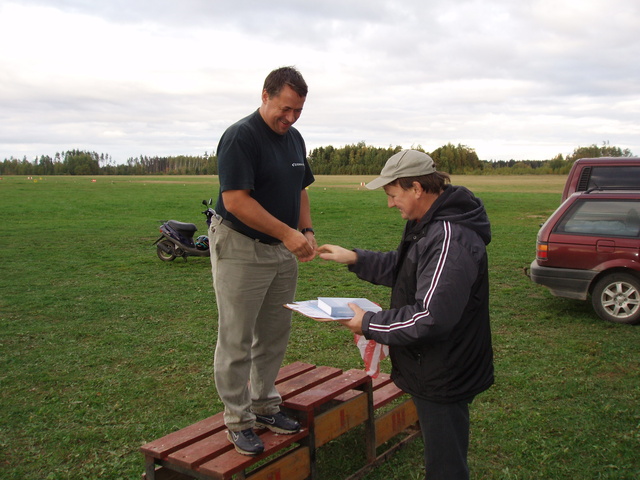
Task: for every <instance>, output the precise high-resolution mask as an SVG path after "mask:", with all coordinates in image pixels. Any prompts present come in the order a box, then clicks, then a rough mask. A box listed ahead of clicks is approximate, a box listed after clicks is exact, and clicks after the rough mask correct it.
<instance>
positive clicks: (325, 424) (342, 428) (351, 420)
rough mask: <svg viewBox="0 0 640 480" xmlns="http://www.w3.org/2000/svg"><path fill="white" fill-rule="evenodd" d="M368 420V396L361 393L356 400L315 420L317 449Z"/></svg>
mask: <svg viewBox="0 0 640 480" xmlns="http://www.w3.org/2000/svg"><path fill="white" fill-rule="evenodd" d="M367 418H368V409H367V394H366V393H363V392H359V395H358V396H357V397H356V398H353V399H351V400H349V401H348V402H345V403H343V404H341V405H339V406H337V407H335V408H333V409H332V410H329V411H328V412H325V413H323V414H322V415H318V416H317V417H316V419H315V429H314V433H315V440H316V444H315V446H316V447H320V446H322V445H324V444H325V443H327V442H330V441H331V440H333V439H335V438H338V437H339V436H340V435H342V434H343V433H346V432H347V431H349V430H351V429H352V428H354V427H356V426H358V425H360V424H361V423H363V422H364V421H365V420H366V419H367Z"/></svg>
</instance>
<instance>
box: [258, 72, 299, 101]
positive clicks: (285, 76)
mask: <svg viewBox="0 0 640 480" xmlns="http://www.w3.org/2000/svg"><path fill="white" fill-rule="evenodd" d="M285 85H289V86H290V87H291V88H292V89H293V91H294V92H296V93H297V94H298V95H300V96H301V97H306V96H307V91H308V90H309V89H308V87H307V83H306V82H305V81H304V78H302V74H301V73H300V72H299V71H298V70H296V68H295V67H280V68H276V69H275V70H274V71H272V72H271V73H270V74H269V75H267V78H265V80H264V87H263V90H266V91H267V94H268V95H269V98H273V97H275V96H276V95H278V94H279V93H280V91H281V90H282V89H283V88H284V86H285Z"/></svg>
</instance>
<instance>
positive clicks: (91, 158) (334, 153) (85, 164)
mask: <svg viewBox="0 0 640 480" xmlns="http://www.w3.org/2000/svg"><path fill="white" fill-rule="evenodd" d="M412 148H414V149H415V150H420V151H422V152H425V153H428V154H429V155H430V156H431V157H432V158H433V160H434V162H435V164H436V168H437V169H438V170H439V171H442V172H447V173H450V174H453V175H464V174H468V175H525V174H539V175H546V174H558V175H563V174H567V173H568V172H569V169H570V168H571V165H573V162H574V161H576V160H577V159H579V158H597V157H631V156H633V154H632V153H631V151H630V150H629V149H624V150H623V149H621V148H620V147H616V146H612V145H609V143H608V142H604V143H603V144H602V145H600V146H598V145H597V144H593V145H590V146H587V147H577V148H575V149H574V151H573V153H572V154H570V155H567V156H566V157H564V156H563V155H562V154H558V155H557V156H556V157H554V158H552V159H550V160H508V161H505V160H500V161H487V160H480V159H479V158H478V155H477V154H476V152H475V150H474V149H473V148H471V147H468V146H466V145H460V144H458V145H453V144H451V143H448V144H447V145H443V146H442V147H439V148H437V149H435V150H434V151H432V152H428V151H426V150H424V149H423V148H422V147H421V146H417V147H412ZM402 149H403V147H400V146H396V147H391V146H390V147H388V148H380V147H373V146H369V145H366V144H365V142H359V143H357V144H353V145H345V146H343V147H337V148H336V147H333V146H327V147H319V148H315V149H313V150H312V151H311V152H310V153H309V156H308V157H307V159H308V161H309V164H310V165H311V168H312V169H313V172H314V174H316V175H377V174H378V173H380V170H381V169H382V167H383V166H384V164H385V162H386V161H387V159H388V158H389V157H390V156H391V155H393V154H394V153H397V152H399V151H400V150H402ZM217 173H218V158H217V156H216V155H215V154H208V153H207V152H205V153H204V155H202V156H184V155H179V156H171V157H158V156H155V157H148V156H143V155H141V156H139V157H135V158H129V159H128V160H127V161H126V163H123V164H116V163H115V162H114V161H113V159H112V158H111V156H110V155H109V154H104V153H100V154H98V153H96V152H88V151H82V150H68V151H66V152H62V153H56V154H55V155H54V156H53V157H51V156H49V155H41V156H40V157H39V158H35V159H33V160H28V159H27V158H26V157H24V158H22V159H20V160H19V159H16V158H13V157H11V158H8V159H5V160H4V161H3V162H1V163H0V176H1V175H217Z"/></svg>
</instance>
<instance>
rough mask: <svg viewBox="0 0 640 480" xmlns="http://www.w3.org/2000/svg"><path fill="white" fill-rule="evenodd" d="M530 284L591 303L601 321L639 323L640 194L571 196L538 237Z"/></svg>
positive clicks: (602, 192) (593, 192)
mask: <svg viewBox="0 0 640 480" xmlns="http://www.w3.org/2000/svg"><path fill="white" fill-rule="evenodd" d="M530 278H531V280H532V281H534V282H535V283H539V284H541V285H544V286H546V287H548V288H549V290H550V291H551V293H552V294H553V295H556V296H560V297H567V298H575V299H579V300H586V299H587V298H588V296H589V295H591V301H592V304H593V308H594V310H595V311H596V313H597V314H598V316H600V317H601V318H602V319H604V320H607V321H611V322H617V323H628V324H633V323H639V322H640V190H637V189H636V190H615V191H612V190H587V191H583V192H577V193H574V194H572V195H570V196H569V197H568V198H567V199H566V200H565V201H564V202H563V203H562V204H561V205H560V207H558V209H557V210H556V211H555V212H554V213H553V215H551V217H549V219H548V220H547V221H546V222H545V223H544V224H543V225H542V227H541V229H540V231H539V232H538V239H537V248H536V259H535V260H534V261H533V262H532V263H531V267H530Z"/></svg>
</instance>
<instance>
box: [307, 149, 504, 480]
mask: <svg viewBox="0 0 640 480" xmlns="http://www.w3.org/2000/svg"><path fill="white" fill-rule="evenodd" d="M380 187H383V188H384V191H385V193H386V194H387V204H388V206H389V208H392V207H395V208H397V209H398V210H399V211H400V214H401V215H402V218H404V219H405V220H406V221H407V223H406V225H405V228H404V232H403V235H402V240H401V242H400V245H399V246H398V248H397V250H393V251H390V252H374V251H370V250H360V249H354V250H347V249H345V248H342V247H339V246H336V245H323V246H321V247H319V249H318V252H319V254H320V257H321V258H323V259H325V260H333V261H336V262H339V263H343V264H346V265H348V268H349V270H350V271H352V272H354V273H355V274H356V275H357V276H358V277H359V278H361V279H362V280H366V281H368V282H371V283H374V284H376V285H387V286H389V287H391V301H390V308H389V309H388V310H383V311H381V312H377V313H374V312H365V311H363V310H362V309H360V308H359V307H358V306H357V305H355V304H351V305H350V306H351V308H352V310H353V311H354V317H353V318H351V319H350V320H344V321H342V322H341V323H342V324H343V325H345V326H347V327H348V328H349V329H350V330H351V331H353V332H354V333H357V334H362V335H364V336H365V338H367V339H372V340H375V341H376V342H378V343H381V344H384V345H389V353H390V357H391V364H392V371H391V377H392V378H393V381H394V382H395V383H396V385H398V387H400V388H401V389H403V390H404V391H405V392H407V393H409V394H411V396H412V397H413V400H414V403H415V405H416V408H417V411H418V417H419V420H420V427H421V429H422V436H423V439H424V446H425V448H424V457H425V468H426V477H425V478H426V479H429V480H435V479H438V480H440V479H442V480H453V479H468V478H469V468H468V465H467V451H468V446H469V404H470V403H471V402H472V401H473V399H474V397H475V396H476V395H477V394H479V393H480V392H483V391H484V390H486V389H488V388H489V387H490V386H491V385H492V384H493V380H494V377H493V350H492V346H491V328H490V323H489V274H488V267H487V252H486V245H487V244H489V242H490V240H491V227H490V224H489V219H488V217H487V213H486V211H485V209H484V206H483V203H482V201H481V200H480V199H479V198H477V197H475V196H474V195H473V194H472V193H471V192H470V191H469V190H468V189H466V188H465V187H461V186H454V185H451V184H450V179H449V175H448V174H446V173H443V172H438V171H436V168H435V165H434V163H433V160H432V159H431V157H430V156H429V155H427V154H426V153H423V152H419V151H416V150H403V151H401V152H399V153H397V154H395V155H393V156H392V157H391V158H389V160H388V161H387V163H386V164H385V166H384V168H383V169H382V172H381V173H380V176H379V177H378V178H376V179H375V180H373V181H372V182H370V183H369V184H367V188H369V189H371V190H373V189H377V188H380Z"/></svg>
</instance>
